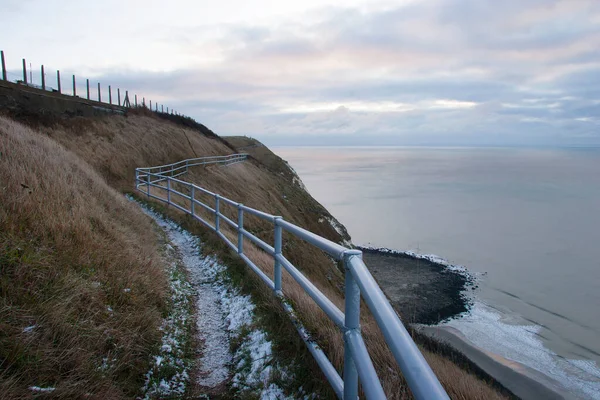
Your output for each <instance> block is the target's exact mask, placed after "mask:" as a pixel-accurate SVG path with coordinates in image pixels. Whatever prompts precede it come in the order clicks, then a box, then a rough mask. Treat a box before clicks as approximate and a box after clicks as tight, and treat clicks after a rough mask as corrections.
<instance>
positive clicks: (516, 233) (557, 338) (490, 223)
mask: <svg viewBox="0 0 600 400" xmlns="http://www.w3.org/2000/svg"><path fill="white" fill-rule="evenodd" d="M273 151H274V152H275V153H277V154H278V155H279V156H280V157H282V158H283V159H284V160H286V161H288V162H289V164H290V166H291V167H293V168H294V169H295V170H296V172H297V173H298V175H299V176H300V178H301V179H302V181H303V183H304V184H305V185H306V187H307V189H308V190H309V192H310V193H311V194H312V195H313V197H315V198H316V199H317V200H318V201H319V202H320V203H321V204H323V205H324V206H325V207H326V208H327V209H328V210H329V211H330V212H331V213H332V214H333V215H334V216H335V217H336V218H337V219H338V220H339V221H340V222H341V223H342V224H344V225H345V226H346V228H347V229H348V232H349V233H350V235H351V236H352V241H353V243H354V244H356V245H362V246H371V247H386V248H390V249H395V250H400V251H409V250H410V251H414V252H415V253H418V254H432V255H436V256H438V257H441V258H443V259H445V260H447V261H448V262H449V263H451V264H453V265H460V266H464V267H465V268H466V269H467V270H468V271H469V272H470V273H471V274H472V275H474V276H475V277H476V279H477V285H478V288H477V290H475V291H474V292H473V293H472V294H471V296H472V297H473V298H472V300H473V302H474V305H473V306H472V308H471V310H470V311H469V312H467V313H465V314H463V315H460V316H459V317H457V318H455V319H452V320H450V321H446V322H443V323H442V324H441V325H442V326H449V327H452V328H455V329H457V330H458V331H460V332H461V333H462V335H463V336H464V337H466V338H467V339H468V340H469V341H470V342H472V344H474V345H476V346H477V347H480V348H482V349H484V350H487V351H490V352H492V353H495V354H498V355H500V356H502V357H504V358H506V359H509V360H512V361H516V362H518V363H521V364H524V365H525V366H527V367H529V368H532V369H534V370H537V371H539V372H541V373H543V374H544V375H546V376H547V377H548V378H549V380H550V381H552V382H553V384H555V385H557V386H559V387H561V389H562V390H563V393H564V392H566V393H568V396H569V397H572V398H582V399H589V398H593V399H600V149H587V148H564V149H547V148H544V149H534V148H466V147H452V148H450V147H444V148H432V147H274V148H273ZM398 284H401V282H398Z"/></svg>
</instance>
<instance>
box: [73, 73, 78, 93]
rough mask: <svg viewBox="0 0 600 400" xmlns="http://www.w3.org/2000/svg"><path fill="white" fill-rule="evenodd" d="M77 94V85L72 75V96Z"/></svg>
mask: <svg viewBox="0 0 600 400" xmlns="http://www.w3.org/2000/svg"><path fill="white" fill-rule="evenodd" d="M76 96H77V85H76V84H75V75H73V97H76Z"/></svg>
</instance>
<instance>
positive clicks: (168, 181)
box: [167, 178, 171, 205]
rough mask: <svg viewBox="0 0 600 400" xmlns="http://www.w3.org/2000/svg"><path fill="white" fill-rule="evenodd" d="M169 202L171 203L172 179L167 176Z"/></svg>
mask: <svg viewBox="0 0 600 400" xmlns="http://www.w3.org/2000/svg"><path fill="white" fill-rule="evenodd" d="M167 204H168V205H171V180H170V179H169V178H167Z"/></svg>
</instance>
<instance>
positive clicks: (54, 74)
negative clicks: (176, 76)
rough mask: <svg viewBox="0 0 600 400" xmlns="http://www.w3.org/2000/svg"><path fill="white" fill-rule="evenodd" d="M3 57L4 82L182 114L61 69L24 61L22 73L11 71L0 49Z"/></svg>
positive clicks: (117, 104) (2, 79) (113, 105)
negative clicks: (66, 72)
mask: <svg viewBox="0 0 600 400" xmlns="http://www.w3.org/2000/svg"><path fill="white" fill-rule="evenodd" d="M0 57H1V60H0V62H1V63H0V72H1V75H0V80H1V81H5V82H12V83H16V84H19V85H25V86H27V87H29V88H33V89H38V90H42V91H45V92H51V93H54V94H58V95H65V96H72V97H77V98H79V99H85V100H87V101H91V102H94V103H101V104H108V105H110V106H112V107H121V108H145V109H148V110H150V111H154V112H157V113H166V114H172V115H179V116H181V115H182V114H180V113H179V112H177V111H176V110H174V109H173V108H172V107H170V108H169V106H165V105H164V104H162V103H159V102H158V101H152V99H150V98H146V97H145V96H138V94H137V93H131V94H130V93H129V90H123V89H122V88H120V87H115V86H113V85H105V84H102V83H101V82H98V81H93V80H90V79H87V78H81V77H78V76H76V75H75V74H64V73H63V74H61V71H60V70H54V69H48V68H45V67H44V65H43V64H42V65H35V66H33V65H32V64H31V63H29V64H28V63H27V61H26V59H24V58H23V59H22V69H21V71H19V70H15V69H11V70H8V69H7V68H6V58H5V55H4V51H3V50H0Z"/></svg>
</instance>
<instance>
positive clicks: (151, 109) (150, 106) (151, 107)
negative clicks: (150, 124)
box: [150, 100, 152, 111]
mask: <svg viewBox="0 0 600 400" xmlns="http://www.w3.org/2000/svg"><path fill="white" fill-rule="evenodd" d="M150 111H152V100H150Z"/></svg>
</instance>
